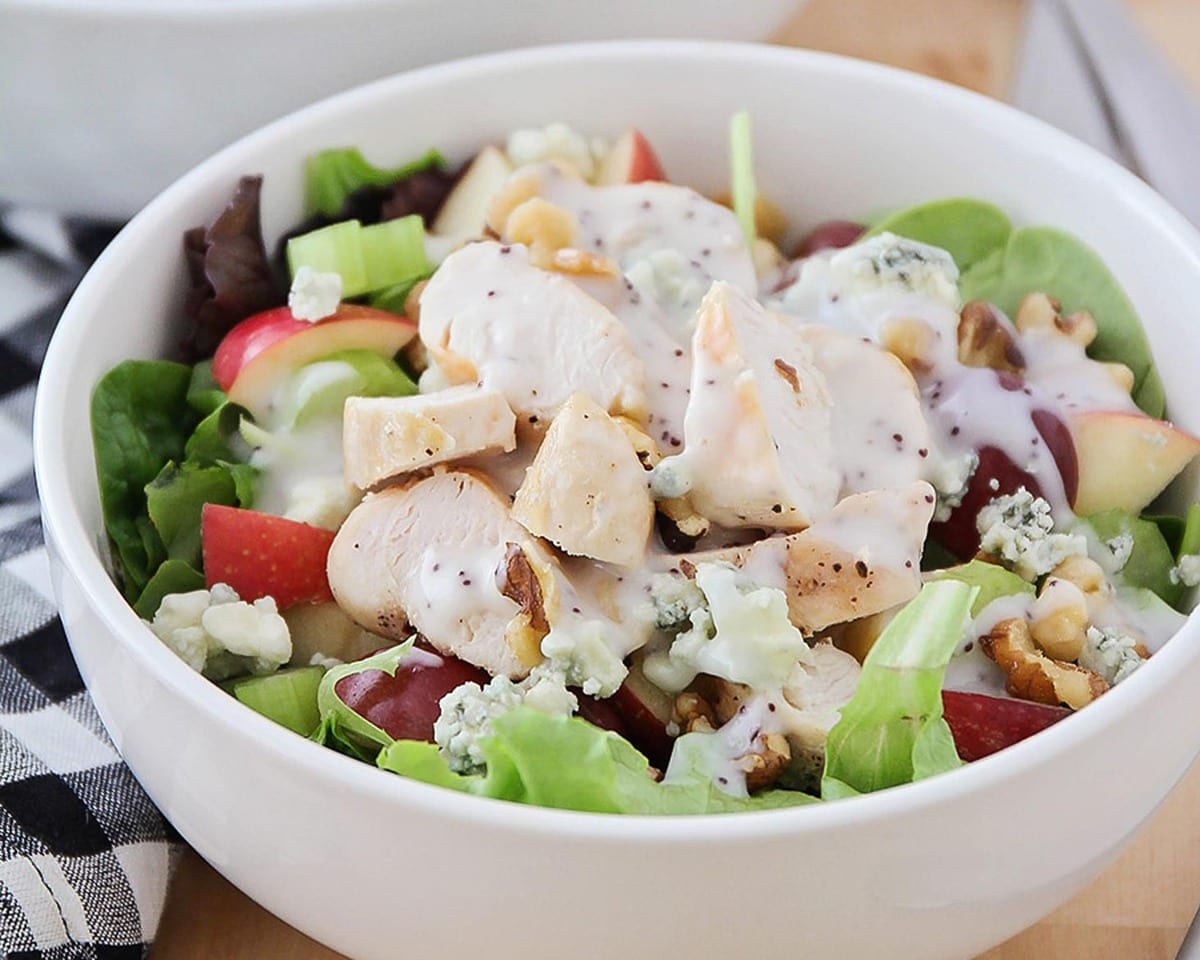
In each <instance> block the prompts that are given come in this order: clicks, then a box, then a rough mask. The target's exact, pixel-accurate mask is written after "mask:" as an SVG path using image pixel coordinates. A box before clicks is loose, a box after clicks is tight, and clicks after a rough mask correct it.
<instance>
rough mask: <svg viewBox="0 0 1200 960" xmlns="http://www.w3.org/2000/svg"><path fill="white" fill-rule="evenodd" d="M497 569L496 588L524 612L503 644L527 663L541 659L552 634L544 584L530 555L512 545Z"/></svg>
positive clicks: (510, 625) (510, 627)
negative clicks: (547, 616) (549, 634)
mask: <svg viewBox="0 0 1200 960" xmlns="http://www.w3.org/2000/svg"><path fill="white" fill-rule="evenodd" d="M506 546H507V549H506V550H505V553H504V559H503V561H502V562H501V564H500V566H498V567H497V568H496V589H497V590H499V591H500V593H501V594H503V595H504V596H506V597H508V599H510V600H512V601H513V602H514V603H516V604H517V605H518V606H519V607H520V608H521V609H520V612H518V613H517V615H516V616H515V617H513V618H512V619H511V620H510V621H509V622H508V626H507V627H506V628H505V631H504V641H505V643H507V644H508V646H509V648H510V649H511V650H512V651H513V653H515V654H516V655H517V658H518V659H519V660H520V661H521V662H522V663H524V664H527V665H529V666H534V665H536V664H538V663H540V662H541V660H542V641H543V640H544V639H545V638H546V634H548V633H549V632H550V624H549V622H548V621H547V619H546V603H545V597H544V595H543V592H542V582H541V579H540V578H539V577H538V575H537V571H536V570H534V568H533V564H532V563H530V561H529V557H528V555H527V554H526V553H525V551H524V549H522V548H521V546H519V545H518V544H515V543H509V544H507V545H506Z"/></svg>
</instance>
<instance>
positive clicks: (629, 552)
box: [512, 393, 654, 567]
mask: <svg viewBox="0 0 1200 960" xmlns="http://www.w3.org/2000/svg"><path fill="white" fill-rule="evenodd" d="M646 478H647V474H646V471H645V469H644V468H643V467H642V464H641V461H640V460H639V459H638V455H637V453H636V451H635V450H634V448H633V445H632V444H631V443H630V441H629V436H628V434H627V432H626V430H625V428H624V427H623V426H622V425H621V424H620V423H619V422H618V421H616V420H614V419H613V418H612V417H610V416H609V415H608V414H607V413H605V412H604V410H603V409H602V408H601V407H599V406H598V405H597V404H596V403H595V402H594V401H593V400H591V399H590V398H589V397H587V396H586V395H585V394H582V393H577V394H575V395H574V396H572V397H571V399H570V400H568V401H567V403H566V405H565V406H564V407H563V408H562V410H560V411H559V413H558V416H556V417H555V418H554V422H553V423H552V424H551V425H550V429H549V430H548V431H547V433H546V438H545V439H544V440H543V441H542V445H541V448H540V449H539V450H538V454H537V456H536V457H535V458H534V461H533V464H532V465H531V466H530V467H529V470H528V471H527V472H526V474H525V482H524V483H523V484H522V485H521V488H520V489H519V490H518V491H517V496H516V499H515V500H514V502H513V508H512V515H513V519H515V520H516V521H517V522H518V523H520V524H522V525H523V526H524V527H525V529H527V530H528V531H529V532H530V533H533V534H535V535H536V536H540V537H545V538H546V539H547V540H549V541H550V542H551V543H553V544H555V545H556V546H557V547H559V548H560V549H562V550H563V551H565V552H566V553H569V554H572V555H574V556H577V557H591V558H592V559H594V560H603V561H605V562H607V563H615V564H619V565H621V566H627V567H631V566H635V565H637V564H639V563H641V561H642V556H643V554H644V553H645V550H646V542H647V540H649V538H650V531H651V527H652V526H653V523H654V502H653V500H652V499H651V497H650V486H649V483H648V482H647V479H646Z"/></svg>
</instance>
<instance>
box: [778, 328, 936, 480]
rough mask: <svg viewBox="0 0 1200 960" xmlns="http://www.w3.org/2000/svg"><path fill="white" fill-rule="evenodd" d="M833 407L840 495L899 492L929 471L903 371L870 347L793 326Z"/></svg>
mask: <svg viewBox="0 0 1200 960" xmlns="http://www.w3.org/2000/svg"><path fill="white" fill-rule="evenodd" d="M796 334H797V335H798V336H799V337H800V339H801V340H803V341H804V343H806V344H807V345H808V347H809V348H810V349H811V350H812V355H813V364H814V366H816V368H817V369H818V370H820V371H821V373H822V375H823V376H824V378H825V385H826V388H827V389H828V391H829V396H830V398H831V400H832V405H833V409H832V416H833V435H834V436H835V437H837V444H836V445H835V447H834V462H835V463H836V465H837V468H838V470H839V471H840V473H841V495H842V496H843V497H845V496H849V495H850V494H852V493H863V492H865V491H868V490H880V489H883V488H884V487H902V486H906V485H907V484H910V483H912V482H914V481H916V480H920V479H921V477H922V476H923V474H924V472H925V470H926V468H927V467H928V466H929V451H930V440H929V425H928V424H927V423H926V422H925V415H924V414H923V413H922V412H921V401H920V399H919V397H918V394H917V383H916V381H915V380H914V379H913V376H912V374H911V373H910V372H909V371H908V368H907V367H905V366H904V364H903V363H901V362H900V361H899V360H898V359H896V357H895V356H893V355H892V354H890V353H888V352H887V351H886V350H883V349H881V348H880V347H879V346H878V345H877V344H875V343H872V342H871V341H869V340H864V339H863V338H861V337H856V336H853V335H852V334H848V333H843V332H842V331H840V330H835V329H833V328H832V327H827V326H824V325H822V324H816V323H811V324H799V325H797V326H796Z"/></svg>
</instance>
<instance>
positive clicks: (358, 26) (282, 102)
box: [0, 0, 798, 219]
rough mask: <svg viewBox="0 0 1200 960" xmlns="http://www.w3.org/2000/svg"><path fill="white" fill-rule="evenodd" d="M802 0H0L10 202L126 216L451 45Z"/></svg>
mask: <svg viewBox="0 0 1200 960" xmlns="http://www.w3.org/2000/svg"><path fill="white" fill-rule="evenodd" d="M797 6H798V0H754V2H753V3H736V4H735V3H729V2H728V0H653V2H647V0H597V2H593V3H579V2H577V0H512V2H508V3H496V2H494V0H0V91H3V95H0V131H3V136H2V137H0V141H2V142H0V202H12V203H18V204H31V205H35V206H41V207H48V208H52V209H56V210H62V211H66V212H68V213H77V214H92V215H96V216H106V217H113V218H121V219H123V218H125V217H128V216H130V215H131V214H133V213H134V212H135V211H136V210H138V209H139V208H140V207H141V206H143V205H144V204H145V203H146V202H147V201H148V200H150V198H151V197H153V196H154V195H155V194H156V193H158V192H159V191H160V190H162V189H163V188H164V187H165V186H167V184H169V183H170V182H171V181H172V180H174V179H175V178H176V177H178V176H179V175H180V174H182V173H183V172H184V171H186V170H187V169H188V168H189V167H191V166H192V165H194V164H196V163H199V162H200V161H201V160H203V159H204V158H205V157H207V156H208V155H209V154H211V153H213V152H214V151H215V150H217V149H218V148H220V147H223V146H225V145H226V144H227V143H229V142H231V141H232V140H234V139H235V138H236V137H240V136H242V135H243V134H245V133H249V132H250V131H251V130H253V129H254V128H255V127H258V126H261V125H262V124H264V123H266V122H267V121H268V120H273V119H275V118H276V117H279V116H282V115H283V114H285V113H287V112H288V111H290V110H295V109H297V108H298V107H302V106H304V105H305V104H308V103H312V102H313V101H314V100H316V99H317V98H319V97H324V96H328V95H329V94H331V93H337V92H338V91H339V90H345V89H347V88H349V87H352V86H354V85H355V84H359V83H365V82H366V81H368V80H375V79H377V78H378V77H383V76H387V75H389V74H392V73H395V72H396V71H398V70H403V69H408V68H410V67H420V66H424V65H425V64H428V63H436V62H437V61H439V60H446V59H449V58H450V57H462V56H466V55H468V54H474V53H484V52H486V51H489V50H504V49H510V48H513V47H521V46H529V45H533V44H539V43H559V42H565V41H573V40H608V39H617V38H621V37H698V38H705V39H720V40H759V39H762V38H764V37H766V36H768V35H769V34H770V33H771V32H772V31H773V30H774V29H775V28H776V27H778V26H779V25H780V24H781V23H782V22H783V20H784V19H785V18H786V17H787V16H788V14H790V13H791V12H792V11H794V10H795V9H796V7H797Z"/></svg>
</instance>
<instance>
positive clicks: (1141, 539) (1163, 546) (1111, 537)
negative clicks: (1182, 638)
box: [1085, 509, 1184, 606]
mask: <svg viewBox="0 0 1200 960" xmlns="http://www.w3.org/2000/svg"><path fill="white" fill-rule="evenodd" d="M1085 522H1086V523H1087V525H1088V526H1089V527H1091V529H1092V531H1093V532H1094V533H1095V535H1096V538H1097V539H1098V540H1099V541H1100V549H1103V550H1110V551H1113V552H1114V553H1115V552H1116V551H1115V550H1113V547H1112V546H1109V544H1110V543H1114V545H1115V542H1117V541H1119V540H1120V539H1121V538H1124V537H1129V539H1130V544H1129V558H1128V559H1127V560H1126V561H1125V565H1124V566H1123V567H1122V568H1121V570H1120V572H1119V574H1118V575H1119V577H1120V580H1121V582H1122V583H1123V584H1124V585H1125V586H1127V587H1144V588H1145V589H1147V590H1151V591H1153V592H1154V593H1156V594H1158V595H1159V596H1160V597H1161V598H1162V599H1163V600H1165V601H1166V602H1167V603H1169V604H1171V605H1172V606H1175V605H1176V604H1177V603H1179V601H1180V600H1181V599H1182V598H1183V594H1184V587H1183V585H1182V584H1179V583H1175V582H1173V581H1172V580H1171V568H1172V567H1174V566H1175V555H1174V554H1173V553H1172V552H1171V548H1170V546H1169V545H1168V544H1167V540H1166V538H1165V537H1164V536H1163V534H1162V531H1161V530H1160V529H1159V527H1158V524H1156V523H1155V522H1154V521H1152V520H1145V519H1143V518H1141V517H1135V516H1133V515H1132V514H1130V513H1126V512H1125V511H1124V510H1115V509H1114V510H1105V511H1104V512H1103V513H1094V514H1092V515H1091V516H1090V517H1088V518H1087V520H1086V521H1085Z"/></svg>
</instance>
